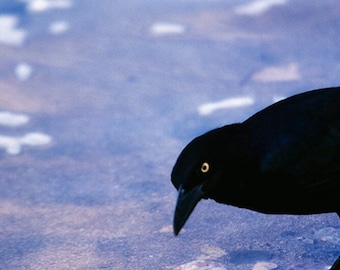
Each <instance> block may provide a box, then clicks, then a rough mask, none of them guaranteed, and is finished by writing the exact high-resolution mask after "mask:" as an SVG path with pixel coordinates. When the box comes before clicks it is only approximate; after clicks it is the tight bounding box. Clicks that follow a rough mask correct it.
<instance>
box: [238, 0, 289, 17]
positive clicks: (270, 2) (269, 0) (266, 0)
mask: <svg viewBox="0 0 340 270" xmlns="http://www.w3.org/2000/svg"><path fill="white" fill-rule="evenodd" d="M287 2H288V0H257V1H252V2H251V3H248V4H244V5H241V6H238V7H236V8H235V9H234V11H235V12H236V13H237V14H239V15H250V16H256V15H261V14H263V13H265V12H266V11H267V10H269V9H270V8H271V7H273V6H278V5H284V4H286V3H287Z"/></svg>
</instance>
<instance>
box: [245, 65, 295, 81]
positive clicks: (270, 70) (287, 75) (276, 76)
mask: <svg viewBox="0 0 340 270" xmlns="http://www.w3.org/2000/svg"><path fill="white" fill-rule="evenodd" d="M252 79H253V80H254V81H258V82H287V81H297V80H300V79H301V75H300V72H299V67H298V65H297V64H295V63H290V64H288V65H282V66H272V67H267V68H265V69H263V70H261V71H259V72H257V73H255V74H254V75H253V76H252Z"/></svg>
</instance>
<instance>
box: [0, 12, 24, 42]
mask: <svg viewBox="0 0 340 270" xmlns="http://www.w3.org/2000/svg"><path fill="white" fill-rule="evenodd" d="M18 23H19V18H18V17H17V16H14V15H1V16H0V43H2V44H5V45H10V46H17V47H19V46H22V45H23V44H24V41H25V39H26V36H27V32H26V31H25V30H22V29H19V28H17V25H18Z"/></svg>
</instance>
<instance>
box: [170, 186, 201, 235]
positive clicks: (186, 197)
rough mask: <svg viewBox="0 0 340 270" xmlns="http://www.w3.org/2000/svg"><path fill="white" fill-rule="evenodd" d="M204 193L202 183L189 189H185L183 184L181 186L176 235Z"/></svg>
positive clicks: (176, 212) (175, 222) (176, 215)
mask: <svg viewBox="0 0 340 270" xmlns="http://www.w3.org/2000/svg"><path fill="white" fill-rule="evenodd" d="M203 195H204V192H203V190H202V185H200V186H196V187H194V188H193V189H191V190H189V191H185V190H184V189H183V187H182V185H180V186H179V188H178V197H177V203H176V209H175V215H174V224H173V229H174V234H175V235H178V233H179V232H180V230H181V229H182V227H183V226H184V224H185V222H186V221H187V220H188V218H189V216H190V214H191V212H192V211H193V210H194V208H195V206H196V205H197V203H198V202H199V201H200V200H201V199H202V197H203Z"/></svg>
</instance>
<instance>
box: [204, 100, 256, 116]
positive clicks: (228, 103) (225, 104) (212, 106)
mask: <svg viewBox="0 0 340 270" xmlns="http://www.w3.org/2000/svg"><path fill="white" fill-rule="evenodd" d="M254 102H255V101H254V99H253V98H252V97H250V96H245V97H235V98H228V99H224V100H221V101H217V102H211V103H205V104H203V105H201V106H199V107H198V113H199V114H200V115H203V116H206V115H209V114H212V113H213V112H214V111H216V110H220V109H229V108H238V107H245V106H250V105H252V104H254Z"/></svg>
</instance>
